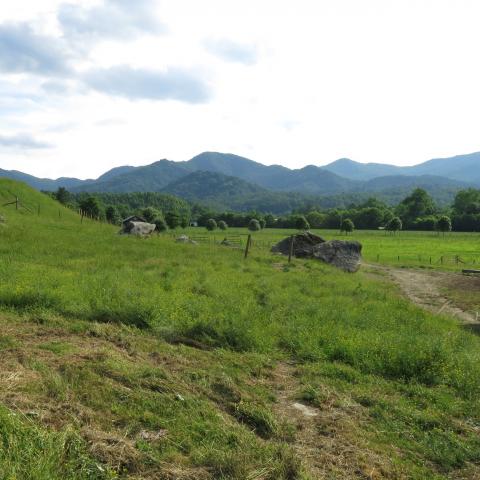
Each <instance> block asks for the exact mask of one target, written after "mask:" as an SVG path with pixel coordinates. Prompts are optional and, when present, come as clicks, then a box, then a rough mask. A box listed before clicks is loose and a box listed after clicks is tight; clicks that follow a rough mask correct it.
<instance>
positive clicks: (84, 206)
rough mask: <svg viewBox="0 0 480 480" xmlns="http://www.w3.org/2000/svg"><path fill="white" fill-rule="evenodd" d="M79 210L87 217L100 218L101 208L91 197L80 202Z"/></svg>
mask: <svg viewBox="0 0 480 480" xmlns="http://www.w3.org/2000/svg"><path fill="white" fill-rule="evenodd" d="M79 206H80V210H81V211H82V212H83V213H84V214H85V215H87V216H89V217H92V218H100V217H101V216H102V208H101V207H100V203H99V201H98V200H97V199H96V198H95V197H92V196H88V197H86V198H84V199H83V200H81V201H80V204H79Z"/></svg>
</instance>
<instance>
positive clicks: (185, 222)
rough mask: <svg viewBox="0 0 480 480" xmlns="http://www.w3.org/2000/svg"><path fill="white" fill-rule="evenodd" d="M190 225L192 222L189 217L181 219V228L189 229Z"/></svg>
mask: <svg viewBox="0 0 480 480" xmlns="http://www.w3.org/2000/svg"><path fill="white" fill-rule="evenodd" d="M189 223H190V220H189V219H188V218H187V217H185V216H184V217H182V218H181V219H180V226H181V227H182V228H183V229H185V228H187V227H188V225H189Z"/></svg>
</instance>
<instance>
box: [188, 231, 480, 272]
mask: <svg viewBox="0 0 480 480" xmlns="http://www.w3.org/2000/svg"><path fill="white" fill-rule="evenodd" d="M311 231H312V232H314V233H316V234H318V235H320V236H322V237H324V238H325V239H326V240H331V239H334V238H335V239H343V240H345V239H347V240H348V239H352V240H358V241H359V242H361V243H362V245H363V251H362V255H363V258H364V260H365V261H366V262H367V263H380V264H385V265H393V266H398V267H401V266H412V267H423V268H432V269H439V270H461V269H462V265H465V266H466V268H472V267H473V268H475V265H477V266H479V268H480V233H461V232H449V233H446V234H445V235H443V234H438V233H437V232H414V231H401V232H397V233H396V234H395V235H393V234H391V233H389V232H385V231H381V230H355V231H354V232H353V233H351V234H348V235H345V234H344V233H343V234H342V233H340V232H339V231H338V230H324V229H312V230H311ZM248 233H250V232H249V231H248V230H247V229H246V228H229V229H228V230H226V231H220V230H215V231H213V232H207V231H206V229H205V228H201V227H195V228H189V229H187V230H186V234H187V235H190V236H192V237H195V236H199V237H208V238H209V239H210V241H211V242H213V239H214V238H215V240H216V241H221V240H222V239H223V238H224V237H227V238H228V237H229V236H233V237H237V236H240V238H241V239H242V241H243V244H245V241H246V237H247V235H248ZM293 233H295V231H294V230H289V229H270V228H266V229H264V230H262V231H260V232H254V233H253V234H252V237H253V239H254V242H255V244H256V246H257V247H258V248H260V249H268V248H269V247H270V246H271V245H273V244H274V243H276V242H278V241H279V240H281V239H283V238H285V237H286V236H289V235H292V234H293Z"/></svg>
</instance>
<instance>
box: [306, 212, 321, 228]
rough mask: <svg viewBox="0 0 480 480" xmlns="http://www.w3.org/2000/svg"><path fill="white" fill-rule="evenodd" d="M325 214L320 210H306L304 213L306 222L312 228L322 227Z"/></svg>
mask: <svg viewBox="0 0 480 480" xmlns="http://www.w3.org/2000/svg"><path fill="white" fill-rule="evenodd" d="M325 217H326V215H325V214H323V213H320V212H316V211H313V212H308V213H307V215H306V219H307V222H308V223H309V224H310V226H311V227H312V228H322V226H323V223H324V222H325Z"/></svg>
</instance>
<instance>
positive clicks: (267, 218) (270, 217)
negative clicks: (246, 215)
mask: <svg viewBox="0 0 480 480" xmlns="http://www.w3.org/2000/svg"><path fill="white" fill-rule="evenodd" d="M264 219H265V222H266V225H265V226H266V227H273V226H274V225H275V217H274V216H273V215H272V214H271V213H267V214H266V215H265V217H264Z"/></svg>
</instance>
